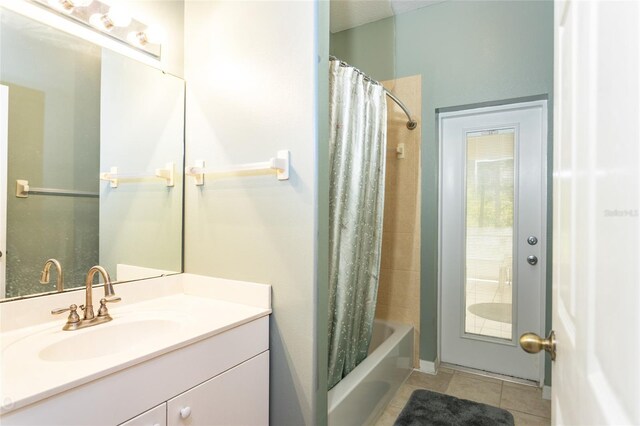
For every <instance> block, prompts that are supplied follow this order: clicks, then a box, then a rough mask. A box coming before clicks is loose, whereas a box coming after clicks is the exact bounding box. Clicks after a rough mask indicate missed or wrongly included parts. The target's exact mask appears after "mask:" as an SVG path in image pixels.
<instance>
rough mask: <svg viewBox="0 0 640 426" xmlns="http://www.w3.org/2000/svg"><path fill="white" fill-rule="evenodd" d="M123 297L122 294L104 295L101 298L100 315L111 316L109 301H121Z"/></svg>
mask: <svg viewBox="0 0 640 426" xmlns="http://www.w3.org/2000/svg"><path fill="white" fill-rule="evenodd" d="M121 300H122V298H121V297H120V296H109V297H103V298H102V299H100V309H98V316H99V317H106V316H109V310H108V309H107V303H115V302H119V301H121Z"/></svg>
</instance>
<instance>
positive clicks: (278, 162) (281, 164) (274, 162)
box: [184, 150, 291, 186]
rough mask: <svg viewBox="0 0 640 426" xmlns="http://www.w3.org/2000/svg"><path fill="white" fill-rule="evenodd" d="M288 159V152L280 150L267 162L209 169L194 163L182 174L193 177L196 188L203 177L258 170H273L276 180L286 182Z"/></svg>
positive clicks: (200, 183) (289, 155) (202, 162)
mask: <svg viewBox="0 0 640 426" xmlns="http://www.w3.org/2000/svg"><path fill="white" fill-rule="evenodd" d="M290 158H291V153H290V152H289V150H282V151H278V154H277V156H276V157H273V158H270V159H269V161H262V162H258V163H246V164H238V165H236V166H228V167H220V168H211V169H208V168H205V167H204V161H196V164H195V165H194V166H188V167H186V168H185V171H184V173H185V174H186V175H187V176H193V177H194V178H195V181H196V182H195V184H196V185H198V186H200V185H204V175H208V174H225V173H235V172H254V171H260V170H275V171H276V176H277V178H278V180H288V179H289V163H290Z"/></svg>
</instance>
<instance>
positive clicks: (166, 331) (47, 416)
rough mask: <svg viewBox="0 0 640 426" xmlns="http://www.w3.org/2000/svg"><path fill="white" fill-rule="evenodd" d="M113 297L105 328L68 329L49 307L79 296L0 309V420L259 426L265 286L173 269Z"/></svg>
mask: <svg viewBox="0 0 640 426" xmlns="http://www.w3.org/2000/svg"><path fill="white" fill-rule="evenodd" d="M93 292H94V298H99V297H100V294H101V292H102V288H101V287H95V288H94V289H93ZM116 292H117V293H118V296H120V297H121V298H122V302H120V304H118V305H113V306H110V307H109V310H110V312H111V316H112V317H113V320H112V321H109V322H108V323H104V324H100V325H97V326H93V327H88V328H85V329H81V330H75V331H63V330H62V326H63V325H64V324H65V319H64V318H61V317H55V318H51V315H50V314H49V311H50V310H51V308H57V307H59V306H58V305H61V306H64V305H65V304H67V305H68V304H70V303H79V302H81V300H82V298H83V297H84V294H83V293H82V292H70V293H63V294H59V295H54V296H48V297H45V298H33V299H28V300H22V301H14V302H8V303H4V304H2V305H0V320H2V333H1V334H0V340H1V345H2V361H1V363H2V366H1V367H2V376H1V393H2V395H1V398H2V399H1V400H2V402H3V405H2V412H1V417H0V423H2V424H3V425H119V424H125V425H150V426H151V425H215V424H220V425H232V424H237V425H266V424H268V421H269V420H268V419H269V317H268V316H269V314H270V313H271V308H270V303H271V302H270V286H267V285H261V284H254V283H246V282H238V281H230V280H222V279H216V278H208V277H202V276H197V275H191V274H179V275H173V276H169V277H162V278H155V279H149V280H145V281H141V282H137V283H131V284H121V285H118V286H117V287H116ZM149 295H153V296H152V297H149ZM52 304H54V305H52Z"/></svg>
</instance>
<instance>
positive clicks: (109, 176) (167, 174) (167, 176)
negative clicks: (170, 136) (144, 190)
mask: <svg viewBox="0 0 640 426" xmlns="http://www.w3.org/2000/svg"><path fill="white" fill-rule="evenodd" d="M174 169H175V168H174V167H173V163H167V164H166V165H165V167H164V168H162V169H156V171H155V173H150V172H133V173H118V168H117V167H111V169H109V171H108V172H103V173H100V180H108V181H109V182H111V188H117V187H118V183H119V181H120V180H129V179H149V178H159V179H164V180H165V181H166V185H167V186H173V185H174Z"/></svg>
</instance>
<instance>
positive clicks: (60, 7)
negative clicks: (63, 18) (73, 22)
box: [47, 0, 74, 13]
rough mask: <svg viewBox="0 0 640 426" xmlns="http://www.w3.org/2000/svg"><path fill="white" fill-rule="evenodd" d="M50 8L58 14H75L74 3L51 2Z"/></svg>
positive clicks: (52, 0)
mask: <svg viewBox="0 0 640 426" xmlns="http://www.w3.org/2000/svg"><path fill="white" fill-rule="evenodd" d="M47 3H49V6H51V7H52V8H54V9H55V10H57V11H58V12H63V13H71V12H73V5H74V4H73V3H72V2H71V1H69V0H49V1H48V2H47Z"/></svg>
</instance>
